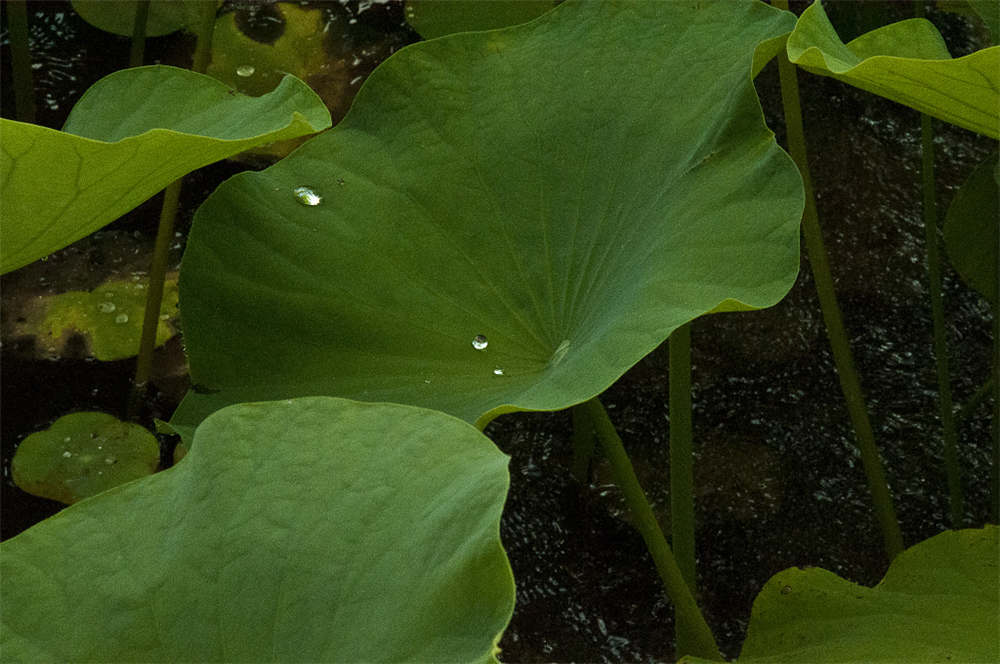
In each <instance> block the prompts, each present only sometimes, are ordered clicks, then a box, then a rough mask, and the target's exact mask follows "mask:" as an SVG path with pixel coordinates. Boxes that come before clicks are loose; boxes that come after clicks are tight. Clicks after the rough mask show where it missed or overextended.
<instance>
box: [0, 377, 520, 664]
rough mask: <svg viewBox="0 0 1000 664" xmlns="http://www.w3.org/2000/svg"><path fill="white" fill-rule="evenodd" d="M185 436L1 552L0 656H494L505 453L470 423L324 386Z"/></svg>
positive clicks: (500, 607)
mask: <svg viewBox="0 0 1000 664" xmlns="http://www.w3.org/2000/svg"><path fill="white" fill-rule="evenodd" d="M196 441H197V444H196V445H194V446H193V448H192V449H191V451H190V452H189V453H188V455H187V456H186V457H185V458H184V459H183V461H181V462H180V463H179V464H178V465H177V466H175V467H174V468H172V469H170V470H168V471H165V472H162V473H158V474H156V475H153V476H151V477H148V478H145V479H143V480H140V481H138V482H133V483H131V484H127V485H124V486H121V487H118V488H116V489H112V490H111V491H108V492H105V493H103V494H101V495H99V496H96V497H94V498H91V499H89V500H85V501H82V502H80V503H77V504H76V505H73V506H72V507H69V508H67V509H65V510H63V511H62V512H60V513H59V514H57V515H56V516H54V517H52V518H50V519H48V520H46V521H44V522H42V523H40V524H38V525H36V526H34V527H33V528H30V529H29V530H27V531H25V532H24V533H22V534H21V535H18V536H17V537H15V538H13V539H11V540H8V541H7V542H4V543H3V545H2V546H0V550H2V558H0V565H2V574H0V583H2V591H3V598H4V611H3V618H2V620H3V623H2V627H3V629H2V632H0V647H2V649H3V652H4V658H5V659H9V660H10V661H31V662H37V661H91V660H99V661H113V662H161V661H162V662H218V661H229V662H264V661H267V662H306V661H308V662H333V661H337V662H361V661H365V662H377V661H378V662H381V661H411V662H414V661H421V662H432V661H439V662H444V661H455V662H457V661H462V662H486V661H495V660H494V659H493V648H494V646H495V643H496V642H497V640H498V639H499V637H500V634H501V632H502V631H503V629H504V627H505V626H506V624H507V621H508V620H509V618H510V615H511V611H512V610H513V605H514V584H513V579H512V576H511V571H510V566H509V564H508V562H507V557H506V554H505V553H504V551H503V548H502V547H501V545H500V538H499V528H500V511H501V509H502V507H503V503H504V499H505V497H506V494H507V487H508V476H507V461H508V457H507V456H506V455H504V454H502V453H501V452H500V451H499V450H498V449H497V448H496V447H495V446H494V445H493V444H492V443H491V442H490V441H489V440H488V439H486V437H485V436H483V435H481V434H480V433H479V432H477V431H476V430H475V429H474V428H473V427H471V426H469V425H468V424H466V423H464V422H461V421H459V420H456V419H454V418H451V417H448V416H446V415H443V414H441V413H433V412H429V411H424V410H420V409H416V408H411V407H407V406H398V405H389V404H359V403H356V402H349V401H344V400H340V399H330V398H325V397H319V398H306V399H299V400H295V401H288V402H270V403H256V404H241V405H238V406H234V407H232V408H228V409H226V410H224V411H222V412H219V413H217V414H215V415H214V416H213V417H211V418H209V419H207V420H206V421H205V422H204V423H203V424H202V425H201V426H200V427H199V428H198V431H197V433H196Z"/></svg>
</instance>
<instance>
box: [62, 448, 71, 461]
mask: <svg viewBox="0 0 1000 664" xmlns="http://www.w3.org/2000/svg"><path fill="white" fill-rule="evenodd" d="M63 456H64V457H66V458H67V459H68V458H70V457H71V456H73V453H72V452H70V451H69V450H66V451H65V452H63Z"/></svg>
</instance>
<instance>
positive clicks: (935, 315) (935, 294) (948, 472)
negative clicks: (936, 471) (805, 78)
mask: <svg viewBox="0 0 1000 664" xmlns="http://www.w3.org/2000/svg"><path fill="white" fill-rule="evenodd" d="M917 4H918V5H919V6H921V8H922V4H921V2H920V0H918V2H917ZM920 136H921V150H922V155H921V169H920V170H921V180H922V182H921V186H922V187H923V193H924V196H923V216H924V236H925V244H926V245H927V286H928V290H930V295H931V319H932V320H933V323H934V359H935V361H936V364H937V379H938V411H939V413H940V416H941V434H942V437H943V438H944V455H943V456H944V472H945V476H946V477H947V478H948V494H949V503H950V507H951V527H952V528H961V527H962V521H963V519H964V514H965V506H964V497H963V496H962V476H961V469H960V468H959V465H958V436H957V434H956V433H955V410H954V406H953V404H952V398H951V373H950V371H949V369H948V341H947V338H946V333H945V326H944V300H943V298H942V297H941V258H940V253H939V251H938V222H937V196H936V194H935V191H934V130H933V128H932V127H931V117H930V116H929V115H927V114H925V113H921V114H920Z"/></svg>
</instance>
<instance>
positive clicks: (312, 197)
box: [292, 187, 323, 207]
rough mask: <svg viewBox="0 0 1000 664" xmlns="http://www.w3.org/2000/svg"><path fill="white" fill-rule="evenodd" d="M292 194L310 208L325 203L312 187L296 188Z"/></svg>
mask: <svg viewBox="0 0 1000 664" xmlns="http://www.w3.org/2000/svg"><path fill="white" fill-rule="evenodd" d="M292 193H293V194H295V200H297V201H298V202H299V203H302V204H303V205H308V206H309V207H315V206H317V205H319V204H320V203H322V202H323V198H322V197H321V196H320V195H319V194H317V193H316V192H315V191H313V190H312V189H311V188H310V187H296V188H295V189H293V190H292Z"/></svg>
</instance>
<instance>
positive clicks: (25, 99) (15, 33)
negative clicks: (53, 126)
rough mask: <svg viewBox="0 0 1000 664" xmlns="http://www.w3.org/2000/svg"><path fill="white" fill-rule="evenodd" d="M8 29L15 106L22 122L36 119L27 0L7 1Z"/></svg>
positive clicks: (18, 117)
mask: <svg viewBox="0 0 1000 664" xmlns="http://www.w3.org/2000/svg"><path fill="white" fill-rule="evenodd" d="M7 29H8V30H10V66H11V72H12V74H13V76H14V108H15V110H16V111H17V119H18V120H20V121H21V122H34V121H35V76H34V74H33V72H32V71H31V50H30V48H29V46H28V36H29V33H28V8H27V5H26V4H25V0H11V1H10V2H8V3H7Z"/></svg>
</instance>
